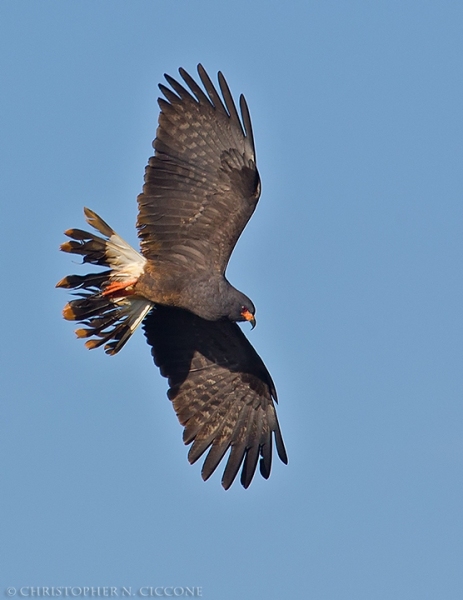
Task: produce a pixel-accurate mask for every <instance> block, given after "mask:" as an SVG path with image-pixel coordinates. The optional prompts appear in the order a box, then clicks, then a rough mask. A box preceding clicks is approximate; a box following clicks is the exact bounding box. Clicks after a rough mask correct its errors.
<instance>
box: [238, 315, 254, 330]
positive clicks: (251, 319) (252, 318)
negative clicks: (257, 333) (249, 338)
mask: <svg viewBox="0 0 463 600" xmlns="http://www.w3.org/2000/svg"><path fill="white" fill-rule="evenodd" d="M241 316H242V317H244V318H245V319H246V321H249V322H250V323H251V325H252V327H251V330H252V329H254V327H255V326H256V318H255V317H254V315H253V314H252V313H251V312H249V310H243V312H242V313H241Z"/></svg>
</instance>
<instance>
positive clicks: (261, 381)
mask: <svg viewBox="0 0 463 600" xmlns="http://www.w3.org/2000/svg"><path fill="white" fill-rule="evenodd" d="M179 72H180V75H181V77H182V79H183V80H184V82H185V83H186V85H187V86H188V88H189V89H187V88H186V87H184V85H181V84H180V83H178V82H177V81H176V80H175V79H173V78H172V77H170V76H169V75H165V78H166V80H167V82H168V83H169V85H170V88H168V87H166V86H164V85H162V84H160V86H159V88H160V90H161V92H162V93H163V94H164V96H165V99H164V98H160V99H159V100H158V102H159V106H160V109H161V112H160V115H159V124H158V129H157V132H156V139H155V140H154V142H153V147H154V156H152V157H151V158H150V159H149V163H148V166H147V167H146V170H145V185H144V187H143V193H142V194H140V195H139V196H138V207H139V213H138V221H137V229H138V235H139V238H140V240H141V254H139V253H138V252H137V251H136V250H134V249H133V248H132V247H131V246H130V245H129V244H127V243H126V242H125V241H124V240H123V239H122V238H120V237H119V236H118V235H117V234H116V233H115V232H114V231H113V230H112V229H111V227H109V225H107V223H105V222H104V221H103V220H102V219H101V218H100V217H99V216H98V215H97V214H95V213H94V212H92V211H91V210H89V209H88V208H85V209H84V212H85V216H86V218H87V222H88V223H89V224H90V225H92V226H93V227H94V228H95V229H96V230H97V231H99V232H100V234H101V236H99V235H95V234H93V233H89V232H86V231H82V230H81V229H69V230H68V231H66V232H65V233H66V235H67V236H68V237H69V238H71V241H68V242H65V243H64V244H62V246H61V250H63V251H64V252H70V253H73V254H79V255H81V256H82V257H83V262H84V263H85V262H87V263H91V264H94V265H98V266H102V267H107V269H106V270H104V271H100V272H96V273H95V272H94V273H90V274H88V275H69V276H68V277H65V278H64V279H62V280H61V281H60V282H59V283H58V284H57V287H63V288H68V289H74V290H78V292H77V293H76V295H77V299H75V300H71V301H70V302H69V303H68V304H67V305H66V306H65V308H64V311H63V316H64V318H65V319H68V320H70V321H79V322H81V323H82V324H83V325H84V327H82V328H80V329H77V330H76V334H77V337H80V338H89V339H88V340H87V342H86V346H87V348H97V347H98V346H101V345H103V344H105V346H104V348H105V351H106V352H107V353H108V354H116V353H117V352H118V351H119V350H120V349H121V348H122V346H123V345H124V344H125V343H126V341H127V340H128V338H129V337H130V336H131V335H132V333H133V332H134V331H135V329H136V328H137V327H138V325H140V323H142V322H143V328H144V330H145V335H146V338H147V340H148V343H149V344H150V345H151V347H152V350H151V352H152V355H153V357H154V362H155V363H156V365H158V367H159V368H160V370H161V374H162V375H163V376H164V377H167V378H168V382H169V386H170V389H169V391H168V397H169V398H170V400H172V402H173V405H174V408H175V412H176V413H177V416H178V419H179V421H180V423H181V424H182V425H183V426H184V427H185V429H184V432H183V439H184V442H185V444H190V443H192V446H191V448H190V450H189V453H188V459H189V461H190V463H194V462H195V461H196V460H197V459H198V458H199V457H200V456H201V455H202V454H203V453H204V452H205V451H206V450H208V449H209V452H208V454H207V457H206V459H205V461H204V464H203V468H202V477H203V479H207V478H208V477H209V476H210V475H211V474H212V473H213V472H214V470H215V469H216V467H217V465H218V464H219V462H220V461H221V460H222V458H223V456H224V455H225V453H226V452H227V450H229V449H230V448H231V450H230V453H229V456H228V460H227V464H226V467H225V471H224V474H223V478H222V485H223V487H224V488H225V489H228V488H229V487H230V485H231V484H232V483H233V480H234V479H235V477H236V474H237V472H238V470H239V469H240V467H241V465H243V466H242V470H241V483H242V485H243V486H244V487H246V488H247V487H248V486H249V484H250V483H251V480H252V478H253V476H254V473H255V470H256V467H257V462H258V460H259V457H260V459H261V460H260V472H261V474H262V475H263V477H265V478H268V477H269V475H270V468H271V462H272V445H273V439H272V438H273V437H274V438H275V444H276V449H277V452H278V456H279V457H280V459H281V460H282V461H283V462H284V463H287V457H286V451H285V447H284V444H283V439H282V437H281V432H280V427H279V424H278V419H277V416H276V412H275V405H274V402H276V401H277V395H276V391H275V386H274V384H273V381H272V378H271V377H270V374H269V372H268V371H267V369H266V367H265V365H264V363H263V362H262V360H261V359H260V357H259V355H258V354H257V353H256V351H255V350H254V348H253V347H252V346H251V344H250V343H249V342H248V340H247V339H246V337H245V336H244V334H243V333H242V331H241V329H240V328H239V326H238V325H237V323H236V322H237V321H250V322H251V324H252V326H253V327H254V325H255V317H254V314H255V308H254V305H253V303H252V302H251V300H250V299H249V298H248V297H247V296H245V295H244V294H243V293H242V292H240V291H238V290H237V289H236V288H234V287H233V286H232V285H231V284H230V283H229V282H228V281H227V279H226V277H225V270H226V267H227V264H228V260H229V258H230V255H231V253H232V251H233V248H234V246H235V244H236V242H237V240H238V238H239V236H240V234H241V232H242V231H243V229H244V227H245V225H246V223H247V222H248V220H249V218H250V217H251V215H252V213H253V212H254V210H255V208H256V205H257V201H258V199H259V196H260V179H259V173H258V171H257V167H256V156H255V150H254V139H253V135H252V128H251V119H250V116H249V110H248V107H247V104H246V100H245V99H244V96H240V112H241V118H240V116H239V114H238V111H237V109H236V106H235V104H234V102H233V99H232V96H231V93H230V90H229V88H228V85H227V83H226V81H225V78H224V77H223V75H222V73H219V74H218V80H219V86H220V90H221V93H222V97H221V96H220V95H219V93H218V92H217V90H216V89H215V87H214V85H213V84H212V82H211V80H210V78H209V76H208V75H207V73H206V71H205V70H204V68H203V67H202V66H201V65H198V73H199V77H200V79H201V82H202V84H203V86H204V90H205V91H204V90H203V89H202V88H201V87H200V86H199V85H198V84H197V83H196V82H195V81H194V79H193V78H192V77H191V76H190V75H189V74H188V73H187V72H186V71H185V70H184V69H179ZM243 461H244V462H243Z"/></svg>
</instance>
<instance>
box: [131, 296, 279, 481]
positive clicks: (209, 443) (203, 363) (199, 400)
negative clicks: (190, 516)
mask: <svg viewBox="0 0 463 600" xmlns="http://www.w3.org/2000/svg"><path fill="white" fill-rule="evenodd" d="M143 326H144V329H145V335H146V337H147V340H148V343H149V344H150V345H151V347H152V354H153V357H154V361H155V363H156V364H157V365H158V367H159V368H160V370H161V375H163V376H164V377H167V378H168V381H169V386H170V389H169V391H168V397H169V399H170V400H171V401H172V403H173V405H174V409H175V411H176V413H177V417H178V419H179V421H180V423H181V424H182V425H183V426H184V427H185V429H184V432H183V440H184V442H185V444H190V443H192V446H191V448H190V450H189V454H188V459H189V461H190V463H194V462H195V461H196V460H198V458H200V456H201V455H202V454H203V453H204V452H205V451H206V450H207V449H208V448H209V452H208V454H207V457H206V459H205V461H204V464H203V467H202V472H201V474H202V477H203V479H204V480H206V479H208V477H210V475H211V474H212V473H213V472H214V471H215V469H216V467H217V466H218V464H219V463H220V461H221V460H222V458H223V457H224V455H225V453H226V452H227V450H228V449H229V448H231V451H230V454H229V457H228V460H227V464H226V467H225V470H224V474H223V478H222V485H223V487H224V488H225V489H228V488H229V487H230V486H231V484H232V483H233V480H234V479H235V477H236V474H237V473H238V471H239V469H240V467H241V465H243V466H242V470H241V483H242V485H243V486H244V487H245V488H247V487H248V486H249V484H250V483H251V481H252V478H253V476H254V473H255V471H256V467H257V462H258V460H259V456H260V457H261V459H260V472H261V474H262V475H263V477H265V478H268V477H269V475H270V469H271V463H272V445H273V439H272V438H273V437H274V439H275V444H276V449H277V452H278V455H279V457H280V459H281V460H282V461H283V462H284V463H285V464H286V463H287V456H286V451H285V447H284V444H283V439H282V436H281V432H280V426H279V423H278V419H277V416H276V412H275V406H274V401H276V400H277V398H276V392H275V387H274V385H273V381H272V378H271V377H270V374H269V372H268V371H267V369H266V367H265V365H264V363H263V362H262V360H261V358H260V357H259V355H258V354H257V352H256V351H255V350H254V348H253V347H252V346H251V344H250V343H249V342H248V340H247V339H246V337H245V336H244V334H243V333H242V331H241V329H240V328H239V326H238V325H237V324H236V323H232V322H231V321H228V320H223V321H216V322H211V321H205V320H204V319H201V318H200V317H197V316H196V315H194V314H192V313H190V312H188V311H186V310H182V309H178V308H170V307H163V306H158V307H156V308H154V309H153V310H152V311H151V313H150V314H149V315H148V316H147V317H146V319H145V321H144V325H143ZM243 461H244V463H243Z"/></svg>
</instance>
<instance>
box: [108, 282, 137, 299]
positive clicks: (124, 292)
mask: <svg viewBox="0 0 463 600" xmlns="http://www.w3.org/2000/svg"><path fill="white" fill-rule="evenodd" d="M136 283H137V279H126V280H125V281H112V282H111V283H110V284H109V285H107V286H106V287H105V289H104V290H103V291H102V292H101V295H102V296H112V297H113V298H123V297H124V296H130V295H131V294H133V286H134V285H135V284H136Z"/></svg>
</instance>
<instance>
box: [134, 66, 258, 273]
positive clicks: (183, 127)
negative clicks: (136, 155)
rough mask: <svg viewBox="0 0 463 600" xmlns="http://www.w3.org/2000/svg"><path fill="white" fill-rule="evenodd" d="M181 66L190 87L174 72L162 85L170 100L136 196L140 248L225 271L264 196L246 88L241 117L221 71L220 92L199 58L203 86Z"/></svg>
mask: <svg viewBox="0 0 463 600" xmlns="http://www.w3.org/2000/svg"><path fill="white" fill-rule="evenodd" d="M179 72H180V75H181V76H182V78H183V80H184V81H185V83H186V84H187V86H188V88H189V90H190V91H188V90H187V89H186V88H185V87H184V86H183V85H180V83H178V82H177V81H176V80H175V79H173V78H172V77H170V76H169V75H165V77H166V80H167V82H168V83H169V84H170V86H171V88H172V89H170V88H168V87H166V86H164V85H162V84H161V85H160V86H159V87H160V89H161V91H162V93H163V94H164V96H165V97H166V100H164V99H163V98H160V99H159V106H160V108H161V113H160V115H159V126H158V129H157V133H156V139H155V140H154V142H153V147H154V149H155V155H154V156H153V157H151V158H150V160H149V163H148V166H147V167H146V170H145V185H144V187H143V193H142V194H140V195H139V197H138V205H139V215H138V221H137V227H138V234H139V237H140V240H141V250H142V253H143V255H144V256H145V258H147V259H148V260H153V261H159V260H162V259H167V260H168V261H170V262H175V261H177V262H180V263H182V264H188V267H189V269H190V270H191V271H195V270H204V269H208V270H215V271H218V272H220V273H224V271H225V269H226V266H227V263H228V260H229V258H230V254H231V252H232V250H233V248H234V246H235V244H236V241H237V240H238V238H239V236H240V234H241V232H242V231H243V229H244V227H245V225H246V223H247V222H248V220H249V218H250V217H251V215H252V213H253V212H254V209H255V207H256V204H257V201H258V199H259V196H260V180H259V174H258V171H257V167H256V158H255V150H254V140H253V135H252V127H251V119H250V116H249V110H248V107H247V104H246V101H245V99H244V97H243V96H241V97H240V112H241V119H240V117H239V115H238V111H237V109H236V106H235V104H234V102H233V99H232V96H231V93H230V90H229V88H228V85H227V83H226V81H225V78H224V77H223V75H222V74H221V73H219V75H218V79H219V85H220V90H221V93H222V97H223V99H222V98H221V97H220V95H219V93H218V92H217V90H216V89H215V87H214V85H213V84H212V82H211V80H210V78H209V76H208V75H207V73H206V71H205V70H204V69H203V67H202V66H201V65H199V66H198V73H199V76H200V78H201V81H202V83H203V86H204V88H205V90H206V91H205V92H204V91H203V90H202V89H201V87H200V86H199V85H198V84H197V83H196V82H195V81H194V80H193V78H192V77H191V76H190V75H189V74H188V73H187V72H186V71H185V70H184V69H180V70H179ZM172 90H174V91H172ZM174 92H175V93H174Z"/></svg>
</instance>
